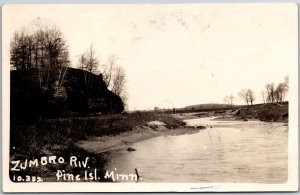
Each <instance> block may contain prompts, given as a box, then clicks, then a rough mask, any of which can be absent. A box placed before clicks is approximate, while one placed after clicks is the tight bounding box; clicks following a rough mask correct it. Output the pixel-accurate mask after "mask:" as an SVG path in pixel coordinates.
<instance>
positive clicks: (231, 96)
mask: <svg viewBox="0 0 300 195" xmlns="http://www.w3.org/2000/svg"><path fill="white" fill-rule="evenodd" d="M233 100H234V96H233V95H232V94H231V95H230V96H229V101H230V105H231V106H232V105H233Z"/></svg>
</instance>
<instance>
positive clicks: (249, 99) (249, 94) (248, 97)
mask: <svg viewBox="0 0 300 195" xmlns="http://www.w3.org/2000/svg"><path fill="white" fill-rule="evenodd" d="M239 96H240V97H241V99H242V100H244V101H245V102H246V103H247V105H249V104H251V105H253V102H254V101H255V95H254V91H253V90H252V89H243V90H242V91H241V92H240V93H239Z"/></svg>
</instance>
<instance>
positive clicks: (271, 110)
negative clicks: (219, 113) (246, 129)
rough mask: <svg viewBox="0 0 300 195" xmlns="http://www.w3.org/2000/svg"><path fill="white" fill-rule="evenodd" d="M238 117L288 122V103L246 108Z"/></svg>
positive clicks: (241, 110) (257, 105)
mask: <svg viewBox="0 0 300 195" xmlns="http://www.w3.org/2000/svg"><path fill="white" fill-rule="evenodd" d="M236 116H237V117H239V118H242V119H259V120H261V121H269V122H272V121H273V122H274V121H278V122H279V121H280V122H288V102H280V103H267V104H256V105H251V106H246V107H244V108H242V109H240V110H239V111H238V112H237V114H236Z"/></svg>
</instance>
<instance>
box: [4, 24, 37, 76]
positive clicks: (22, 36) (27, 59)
mask: <svg viewBox="0 0 300 195" xmlns="http://www.w3.org/2000/svg"><path fill="white" fill-rule="evenodd" d="M32 50H33V40H32V37H31V36H30V35H29V34H27V33H26V32H25V31H24V30H22V31H21V32H18V31H16V32H15V33H14V35H13V38H12V39H11V42H10V64H11V65H12V68H13V69H16V70H24V69H30V68H31V57H32Z"/></svg>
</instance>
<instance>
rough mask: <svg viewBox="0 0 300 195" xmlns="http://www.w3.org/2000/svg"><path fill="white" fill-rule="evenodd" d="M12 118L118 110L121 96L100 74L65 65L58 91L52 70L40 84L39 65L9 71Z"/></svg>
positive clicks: (120, 109)
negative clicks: (44, 81)
mask: <svg viewBox="0 0 300 195" xmlns="http://www.w3.org/2000/svg"><path fill="white" fill-rule="evenodd" d="M10 74H11V102H10V104H11V118H12V119H18V118H23V119H24V118H31V119H33V118H36V117H40V116H45V117H57V116H66V115H73V116H74V115H75V116H77V115H78V116H82V115H87V114H91V113H120V112H122V111H123V110H124V105H123V102H122V100H121V98H120V97H119V96H117V95H115V94H114V93H113V92H111V91H109V90H108V89H107V87H106V85H105V83H104V81H103V79H102V76H101V75H95V74H92V73H89V72H86V71H83V70H79V69H74V68H68V69H67V72H66V75H65V77H64V82H63V85H62V87H61V88H60V90H59V92H55V90H54V84H55V82H56V80H55V75H54V73H53V72H49V73H48V74H49V75H48V77H47V79H48V80H47V82H48V84H47V85H43V86H42V87H41V84H43V83H41V79H40V72H39V70H38V69H27V70H12V71H11V73H10Z"/></svg>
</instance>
